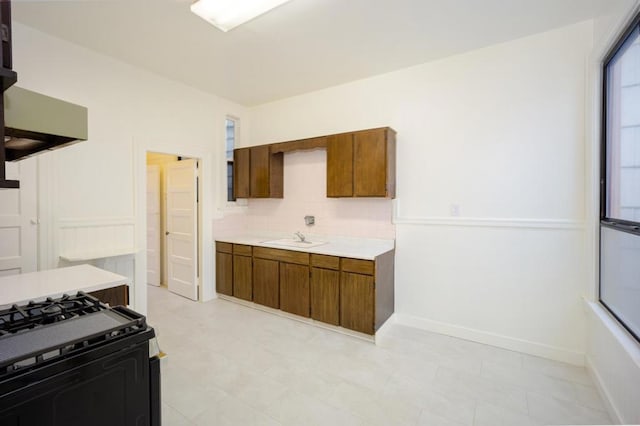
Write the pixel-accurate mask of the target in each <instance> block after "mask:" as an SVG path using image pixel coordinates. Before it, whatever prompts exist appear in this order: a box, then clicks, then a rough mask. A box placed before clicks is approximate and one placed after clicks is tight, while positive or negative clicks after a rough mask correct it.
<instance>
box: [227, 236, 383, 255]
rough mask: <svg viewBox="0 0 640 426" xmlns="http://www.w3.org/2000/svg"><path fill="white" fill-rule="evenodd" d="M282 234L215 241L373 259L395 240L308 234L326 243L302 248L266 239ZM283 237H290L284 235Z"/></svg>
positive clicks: (236, 237) (311, 237) (311, 239)
mask: <svg viewBox="0 0 640 426" xmlns="http://www.w3.org/2000/svg"><path fill="white" fill-rule="evenodd" d="M282 237H283V236H282V235H280V236H270V237H269V236H266V237H265V236H259V235H234V236H231V237H224V238H216V239H215V240H216V241H220V242H225V243H233V244H246V245H250V246H258V247H269V248H276V249H281V250H292V251H301V252H305V253H315V254H324V255H328V256H339V257H351V258H354V259H366V260H373V259H375V258H376V257H377V256H380V255H381V254H383V253H386V252H388V251H391V250H393V249H394V248H395V240H383V239H377V238H347V237H331V236H329V237H324V236H317V237H316V236H313V235H308V236H307V239H308V240H310V241H313V242H316V241H327V243H326V244H323V245H320V246H315V247H309V248H306V247H304V248H302V247H291V246H285V245H280V244H269V243H267V242H266V241H270V240H275V239H278V238H282ZM285 237H291V235H286V236H285Z"/></svg>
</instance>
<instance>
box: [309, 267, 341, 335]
mask: <svg viewBox="0 0 640 426" xmlns="http://www.w3.org/2000/svg"><path fill="white" fill-rule="evenodd" d="M310 298H311V318H313V319H314V320H316V321H322V322H326V323H328V324H333V325H340V272H338V271H333V270H331V269H323V268H316V267H313V268H311V296H310Z"/></svg>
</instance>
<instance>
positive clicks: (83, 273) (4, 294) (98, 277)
mask: <svg viewBox="0 0 640 426" xmlns="http://www.w3.org/2000/svg"><path fill="white" fill-rule="evenodd" d="M128 282H129V278H127V277H124V276H122V275H118V274H114V273H113V272H109V271H105V270H104V269H100V268H96V267H95V266H91V265H78V266H70V267H68V268H58V269H49V270H46V271H39V272H29V273H27V274H18V275H9V276H7V277H0V306H3V305H12V304H24V303H27V302H29V301H30V300H39V299H43V298H45V297H60V296H62V295H63V294H65V293H66V294H73V293H75V292H77V291H79V290H82V291H84V292H91V291H98V290H104V289H106V288H111V287H117V286H120V285H123V284H128Z"/></svg>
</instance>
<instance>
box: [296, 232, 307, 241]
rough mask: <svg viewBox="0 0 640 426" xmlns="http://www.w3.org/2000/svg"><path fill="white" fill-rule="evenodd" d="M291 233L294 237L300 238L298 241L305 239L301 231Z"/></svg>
mask: <svg viewBox="0 0 640 426" xmlns="http://www.w3.org/2000/svg"><path fill="white" fill-rule="evenodd" d="M293 235H295V236H296V237H298V238H300V242H301V243H304V240H305V238H306V237H305V236H304V234H303V233H302V232H300V231H296V232H294V233H293Z"/></svg>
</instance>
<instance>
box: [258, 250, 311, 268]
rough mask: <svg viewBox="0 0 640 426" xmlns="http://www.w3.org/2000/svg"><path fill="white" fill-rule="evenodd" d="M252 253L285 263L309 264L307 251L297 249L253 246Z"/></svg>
mask: <svg viewBox="0 0 640 426" xmlns="http://www.w3.org/2000/svg"><path fill="white" fill-rule="evenodd" d="M253 255H254V257H259V258H262V259H272V260H277V261H280V262H286V263H297V264H300V265H308V264H309V253H303V252H299V251H291V250H280V249H272V248H266V247H254V248H253Z"/></svg>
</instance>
